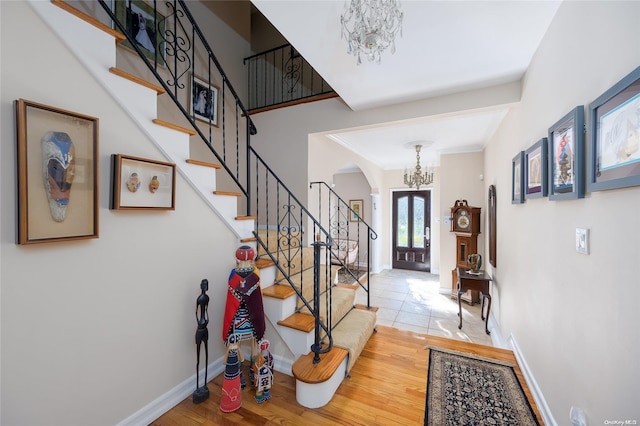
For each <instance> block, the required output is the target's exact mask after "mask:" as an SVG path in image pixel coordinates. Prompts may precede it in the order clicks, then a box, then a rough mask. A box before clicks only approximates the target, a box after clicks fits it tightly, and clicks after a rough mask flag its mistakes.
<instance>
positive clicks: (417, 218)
mask: <svg viewBox="0 0 640 426" xmlns="http://www.w3.org/2000/svg"><path fill="white" fill-rule="evenodd" d="M430 206H431V191H402V192H394V193H393V242H392V244H393V262H392V267H393V268H398V269H411V270H415V271H427V272H430V271H431V211H430Z"/></svg>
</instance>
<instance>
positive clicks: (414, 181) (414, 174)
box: [404, 145, 433, 190]
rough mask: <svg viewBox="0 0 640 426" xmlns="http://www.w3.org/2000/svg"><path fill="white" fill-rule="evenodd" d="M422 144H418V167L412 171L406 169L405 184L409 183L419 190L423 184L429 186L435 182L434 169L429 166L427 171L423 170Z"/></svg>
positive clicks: (411, 186) (410, 186)
mask: <svg viewBox="0 0 640 426" xmlns="http://www.w3.org/2000/svg"><path fill="white" fill-rule="evenodd" d="M421 148H422V145H416V168H415V169H414V170H413V171H411V170H407V169H406V168H405V169H404V184H405V185H408V186H409V188H413V187H414V186H415V187H416V189H417V190H419V189H420V187H421V186H427V185H429V184H431V183H433V170H432V169H431V168H428V169H427V170H426V171H425V172H423V171H422V167H421V166H420V149H421Z"/></svg>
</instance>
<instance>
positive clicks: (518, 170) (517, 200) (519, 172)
mask: <svg viewBox="0 0 640 426" xmlns="http://www.w3.org/2000/svg"><path fill="white" fill-rule="evenodd" d="M522 203H524V151H520V152H519V153H518V155H516V156H515V157H513V160H512V161H511V204H522Z"/></svg>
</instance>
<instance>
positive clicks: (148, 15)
mask: <svg viewBox="0 0 640 426" xmlns="http://www.w3.org/2000/svg"><path fill="white" fill-rule="evenodd" d="M157 4H158V5H162V4H164V3H162V2H158V3H157ZM113 10H114V13H115V15H116V17H117V19H118V21H119V22H122V23H123V24H124V25H125V27H126V31H127V32H128V33H129V34H130V35H131V37H133V38H134V39H135V41H136V45H137V46H138V47H139V48H140V50H141V51H142V53H144V55H145V56H146V57H147V59H149V60H150V61H151V62H154V61H157V62H158V64H159V65H162V66H164V61H165V49H164V40H163V38H162V37H161V34H164V32H165V23H166V19H165V17H164V15H163V14H162V13H160V12H159V11H158V10H155V11H154V10H153V6H150V5H149V4H148V3H146V2H144V1H142V0H114V2H113ZM115 29H117V30H118V28H117V27H115ZM121 44H122V46H125V47H128V48H130V49H133V46H131V43H129V41H128V40H125V41H123V42H122V43H121Z"/></svg>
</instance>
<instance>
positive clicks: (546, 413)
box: [509, 333, 558, 426]
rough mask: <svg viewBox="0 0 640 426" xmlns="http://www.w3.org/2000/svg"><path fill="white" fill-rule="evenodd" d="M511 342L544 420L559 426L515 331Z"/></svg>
mask: <svg viewBox="0 0 640 426" xmlns="http://www.w3.org/2000/svg"><path fill="white" fill-rule="evenodd" d="M509 342H510V343H511V347H512V348H513V353H514V355H515V356H516V360H517V361H518V366H519V367H520V370H521V371H522V374H523V375H524V378H525V380H526V381H527V386H529V390H531V393H532V394H533V399H534V400H535V402H536V405H537V406H538V410H539V411H540V415H541V416H542V420H543V421H544V423H545V424H546V425H548V426H557V425H558V423H556V421H555V419H554V418H553V415H552V414H551V410H550V409H549V406H548V405H547V401H546V400H545V399H544V396H543V395H542V391H541V390H540V387H539V386H538V383H537V382H536V380H535V378H534V377H533V373H531V370H530V369H529V366H528V365H527V361H526V360H525V359H524V354H523V353H522V351H521V350H520V347H519V346H518V342H517V341H516V338H515V336H514V335H513V333H511V334H510V335H509Z"/></svg>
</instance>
